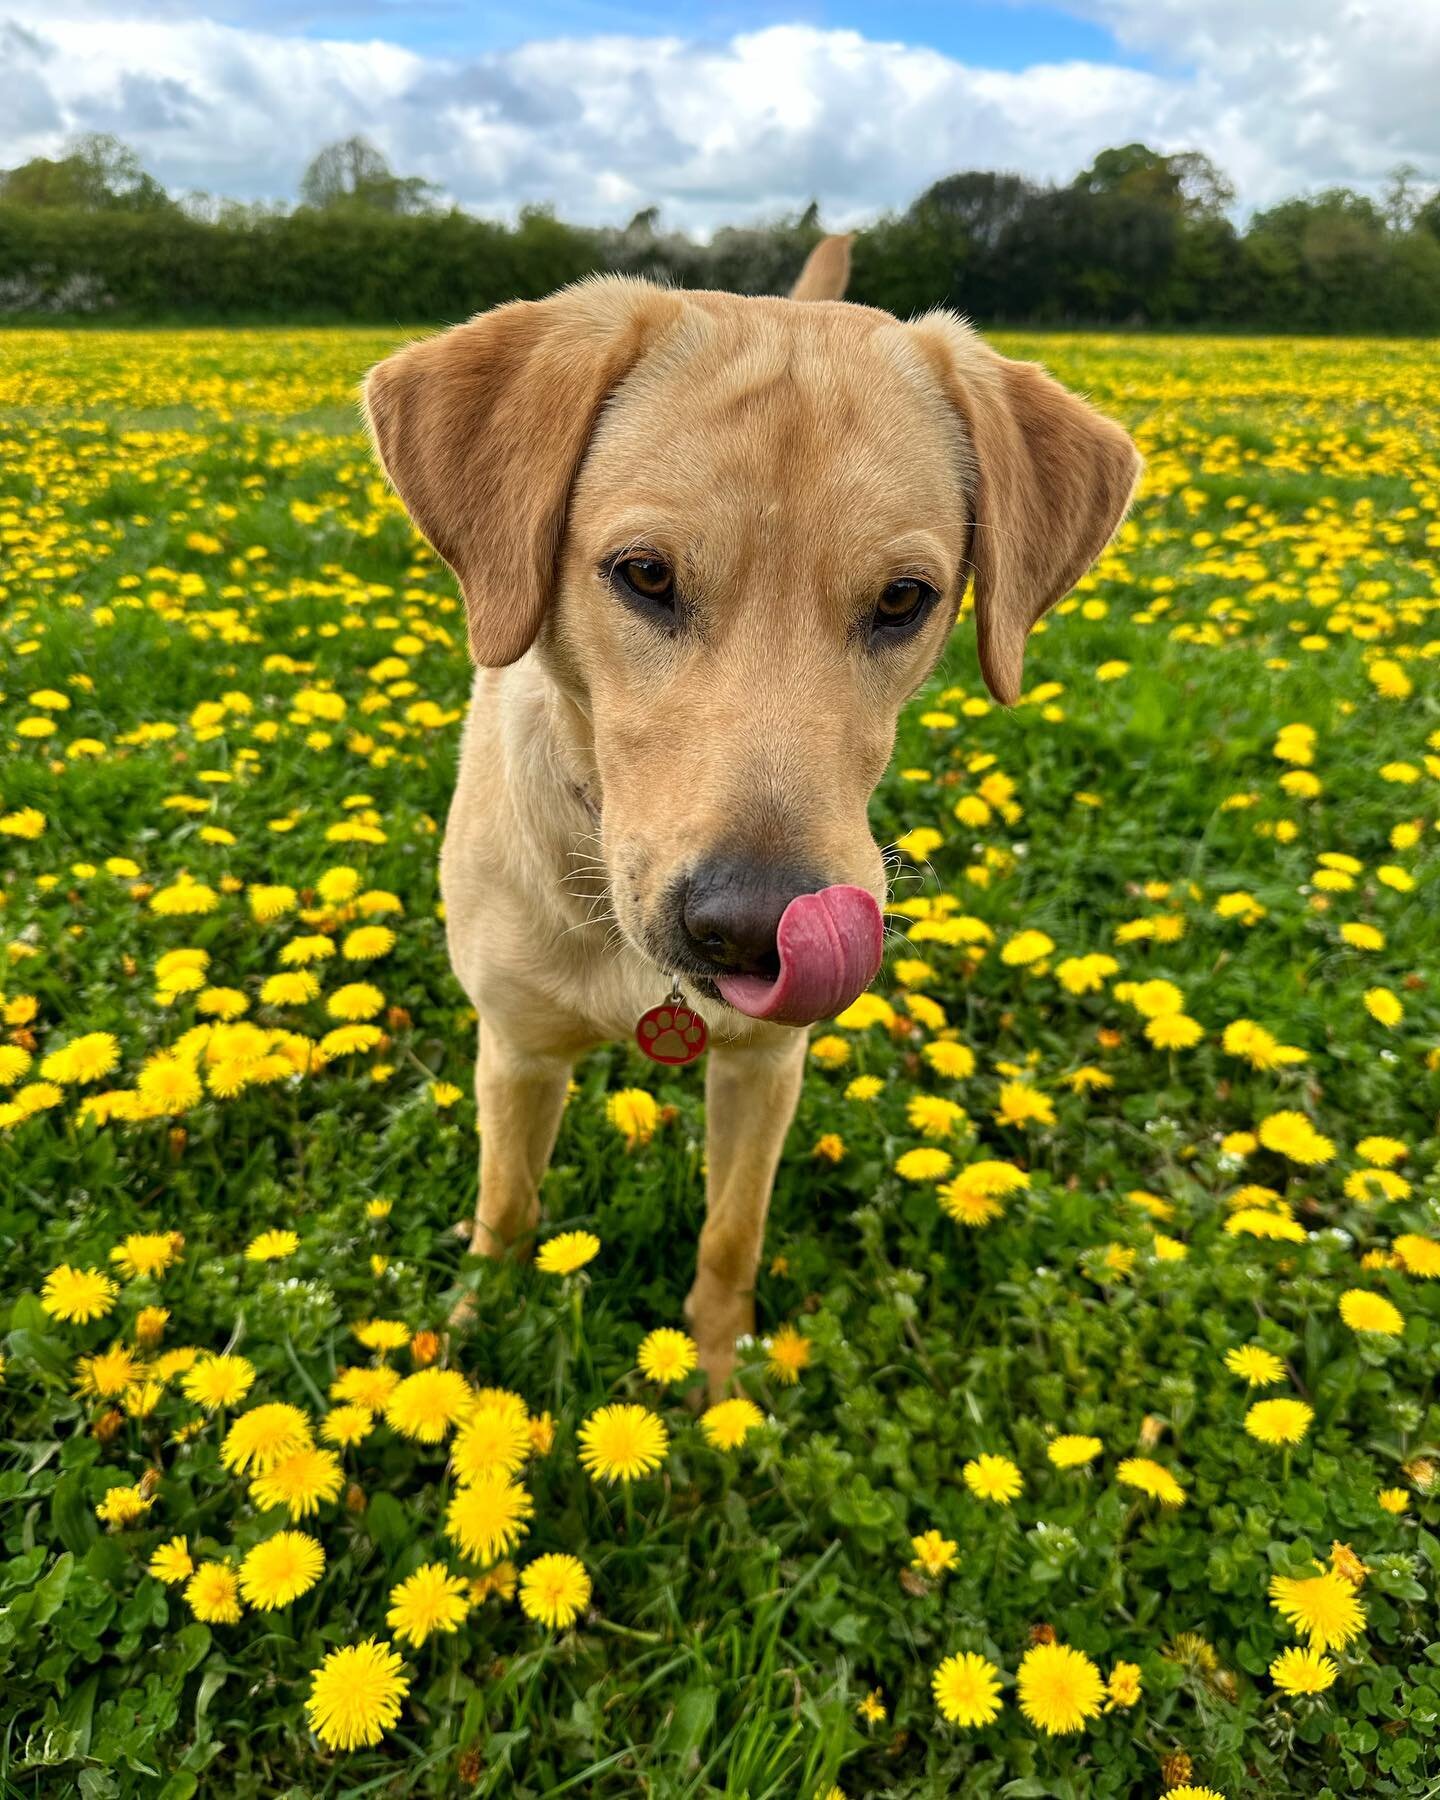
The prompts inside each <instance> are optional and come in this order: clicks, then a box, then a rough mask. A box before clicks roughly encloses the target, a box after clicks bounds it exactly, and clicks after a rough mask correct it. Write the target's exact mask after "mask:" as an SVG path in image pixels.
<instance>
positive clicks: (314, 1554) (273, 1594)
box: [240, 1531, 325, 1612]
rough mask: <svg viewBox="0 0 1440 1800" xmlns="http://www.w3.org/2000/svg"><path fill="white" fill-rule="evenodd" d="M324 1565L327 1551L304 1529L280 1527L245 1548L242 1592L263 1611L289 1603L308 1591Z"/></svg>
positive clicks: (318, 1577) (248, 1600) (252, 1603)
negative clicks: (282, 1528)
mask: <svg viewBox="0 0 1440 1800" xmlns="http://www.w3.org/2000/svg"><path fill="white" fill-rule="evenodd" d="M324 1568H325V1552H324V1551H323V1550H322V1549H321V1548H320V1546H319V1544H318V1543H317V1542H316V1541H315V1539H314V1538H313V1537H310V1536H308V1535H307V1534H306V1533H305V1532H303V1531H277V1532H276V1534H275V1536H274V1537H270V1538H266V1539H265V1540H264V1542H263V1543H259V1544H256V1545H255V1547H254V1549H252V1550H249V1551H247V1552H246V1555H245V1558H244V1561H243V1562H242V1563H241V1564H240V1592H241V1594H242V1595H243V1596H244V1597H245V1600H246V1601H247V1603H248V1604H249V1605H251V1606H253V1607H255V1608H256V1610H257V1611H260V1612H273V1611H275V1609H276V1608H277V1607H281V1606H288V1605H289V1604H290V1602H291V1601H292V1600H298V1599H299V1598H300V1596H301V1594H307V1593H309V1591H310V1589H311V1588H312V1587H314V1585H315V1583H316V1582H317V1581H318V1580H319V1579H320V1576H321V1574H322V1572H323V1571H324Z"/></svg>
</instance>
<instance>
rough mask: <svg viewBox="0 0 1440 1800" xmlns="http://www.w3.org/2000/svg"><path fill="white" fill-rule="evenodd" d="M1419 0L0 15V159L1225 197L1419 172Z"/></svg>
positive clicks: (1423, 164) (794, 199)
mask: <svg viewBox="0 0 1440 1800" xmlns="http://www.w3.org/2000/svg"><path fill="white" fill-rule="evenodd" d="M1437 95H1440V0H1056V3H1052V4H1045V5H1040V4H1036V5H1031V4H1027V3H1026V0H948V3H947V0H912V3H911V4H906V5H903V6H896V5H893V4H888V5H887V4H885V3H884V0H795V3H793V4H783V3H781V4H770V3H762V0H730V3H729V4H714V5H711V4H706V3H705V0H672V3H671V4H668V5H663V6H662V5H659V4H654V3H652V0H504V3H503V4H500V5H495V6H483V7H477V6H472V5H465V4H462V3H461V0H310V3H309V4H299V5H297V4H295V3H293V0H292V3H290V4H282V3H281V0H0V167H7V166H12V165H14V164H15V163H18V162H22V161H24V160H25V159H26V158H28V157H31V156H41V155H55V154H56V153H57V152H58V151H59V150H60V148H61V146H62V145H63V144H64V142H65V140H66V139H67V137H69V136H70V135H71V134H73V133H75V132H79V131H108V132H113V133H115V134H116V135H117V136H119V137H121V138H123V139H125V140H126V141H127V142H128V143H130V144H133V145H134V146H135V148H136V149H137V150H138V151H139V152H140V155H141V157H142V160H143V161H144V163H145V165H146V166H147V167H148V168H149V169H150V170H151V171H152V173H154V174H155V175H157V176H158V177H159V178H160V180H161V181H163V182H164V183H165V185H166V186H167V187H168V188H169V189H170V190H171V191H172V192H174V193H176V194H180V193H185V192H189V191H192V190H202V191H205V192H208V193H212V194H216V195H224V196H228V197H233V198H236V199H245V200H293V198H294V197H295V194H296V191H297V189H298V186H299V181H300V176H301V173H302V172H303V170H304V168H305V165H306V163H307V162H308V161H309V159H310V157H311V156H312V155H313V154H314V153H315V151H316V150H317V149H319V148H320V147H321V146H322V145H323V144H325V143H327V142H329V141H331V140H333V139H335V138H339V137H344V136H348V135H349V134H351V133H354V132H359V133H363V134H364V135H365V136H367V137H369V138H370V139H371V141H372V142H374V143H375V144H376V145H377V146H378V147H379V148H380V149H381V150H382V151H384V153H385V154H386V155H387V156H388V157H389V159H390V161H391V163H392V166H393V167H394V168H395V170H396V171H397V173H400V174H406V175H421V176H424V177H425V178H426V179H428V180H430V181H431V182H433V183H435V184H436V186H437V187H438V188H439V190H440V191H441V193H442V194H443V195H444V196H445V197H446V198H447V199H450V200H453V201H455V202H456V203H457V204H459V205H461V206H464V207H466V208H468V209H470V210H472V211H475V212H479V213H484V214H488V215H492V216H513V214H514V213H515V211H516V210H517V209H518V208H519V207H520V206H522V205H525V204H527V203H550V204H553V205H554V207H555V209H556V211H557V212H558V213H559V214H560V215H561V216H562V217H564V218H568V219H574V220H577V221H583V222H588V223H595V224H607V223H614V224H623V223H624V222H625V220H626V219H628V218H629V217H630V216H631V215H632V214H633V213H634V212H635V211H637V210H638V209H639V208H641V207H644V206H650V205H658V206H659V207H660V208H661V218H662V222H663V224H664V225H666V226H669V227H673V228H678V229H682V230H688V231H692V232H698V233H702V234H704V233H708V232H710V231H712V230H713V229H714V228H715V227H716V226H717V225H720V224H724V223H745V222H750V221H755V220H760V219H767V218H774V217H776V216H778V215H781V214H785V213H794V212H798V211H799V210H800V209H802V208H803V207H804V206H806V205H807V204H808V203H809V201H810V200H812V199H816V200H818V201H819V202H820V208H821V217H822V219H823V220H824V222H825V223H826V224H827V225H829V226H830V227H832V228H836V229H843V228H846V227H848V226H851V225H856V224H863V223H864V222H865V221H866V220H868V219H871V218H874V217H875V216H877V215H878V214H880V213H882V212H885V211H887V210H893V209H899V208H902V207H904V206H905V205H906V204H907V203H908V202H909V201H910V200H911V199H913V198H914V196H915V195H916V194H917V193H919V192H921V191H922V190H923V189H924V188H925V187H926V186H928V185H929V183H930V182H932V181H934V180H936V179H937V178H938V177H940V176H942V175H946V174H949V173H952V172H953V171H955V170H957V169H965V168H972V169H973V168H989V169H1010V170H1016V171H1019V172H1020V173H1022V174H1026V175H1029V176H1031V177H1034V178H1037V179H1041V180H1069V179H1070V177H1071V176H1073V175H1074V174H1075V173H1076V172H1077V171H1078V170H1079V169H1081V168H1083V167H1085V166H1086V165H1087V164H1088V163H1089V162H1090V161H1091V160H1092V159H1093V157H1094V155H1095V153H1096V152H1097V151H1098V150H1101V149H1103V148H1105V147H1106V146H1107V145H1115V144H1123V143H1128V142H1132V141H1134V140H1136V139H1140V140H1143V141H1144V142H1146V143H1148V144H1151V145H1152V146H1154V147H1155V148H1157V149H1160V150H1166V151H1173V150H1190V149H1195V150H1203V151H1205V152H1206V153H1207V154H1209V155H1210V156H1211V157H1212V158H1213V159H1214V160H1215V161H1216V162H1217V163H1218V164H1219V165H1220V166H1221V168H1222V169H1224V170H1225V171H1226V173H1228V175H1229V176H1230V178H1231V180H1232V181H1233V182H1234V184H1235V186H1236V189H1237V191H1238V194H1239V200H1240V205H1241V209H1242V210H1245V211H1248V210H1251V209H1253V208H1255V207H1263V206H1266V205H1270V204H1272V203H1273V202H1275V201H1276V200H1279V199H1281V198H1284V197H1285V196H1287V195H1290V194H1294V193H1301V192H1307V191H1313V190H1315V189H1318V188H1322V187H1328V186H1335V185H1340V184H1344V185H1348V186H1352V187H1358V188H1360V189H1362V190H1365V191H1368V192H1372V193H1377V194H1378V193H1379V192H1381V191H1382V190H1383V188H1384V186H1385V183H1386V178H1387V176H1388V174H1389V172H1390V171H1391V170H1393V169H1394V168H1395V167H1396V166H1397V165H1398V164H1402V163H1409V164H1413V165H1416V166H1417V167H1418V168H1419V169H1420V171H1421V173H1422V175H1425V176H1428V177H1430V178H1432V179H1436V180H1440V102H1437Z"/></svg>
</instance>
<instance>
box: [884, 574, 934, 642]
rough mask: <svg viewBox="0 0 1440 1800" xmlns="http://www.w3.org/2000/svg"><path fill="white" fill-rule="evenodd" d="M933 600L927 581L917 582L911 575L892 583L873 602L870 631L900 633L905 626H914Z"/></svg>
mask: <svg viewBox="0 0 1440 1800" xmlns="http://www.w3.org/2000/svg"><path fill="white" fill-rule="evenodd" d="M934 598H935V590H934V588H933V587H931V586H930V584H929V582H928V581H920V580H917V579H916V577H914V576H913V575H905V576H902V577H901V579H900V580H899V581H892V582H891V583H890V585H889V587H887V588H886V589H885V592H884V593H883V594H881V596H880V598H879V599H878V600H877V601H876V602H875V611H874V614H873V615H872V618H871V630H872V631H874V632H880V631H900V630H903V629H904V628H905V627H906V626H907V625H914V624H915V623H917V621H918V620H919V619H920V618H921V617H922V616H923V614H924V613H925V611H926V610H927V608H928V607H929V605H930V603H931V601H932V600H933V599H934Z"/></svg>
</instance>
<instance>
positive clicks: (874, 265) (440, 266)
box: [0, 136, 1440, 334]
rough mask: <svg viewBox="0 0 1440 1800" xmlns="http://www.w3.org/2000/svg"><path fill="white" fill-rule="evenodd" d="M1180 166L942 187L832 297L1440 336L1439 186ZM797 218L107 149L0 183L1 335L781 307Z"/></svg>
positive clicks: (865, 238) (372, 157) (1191, 162)
mask: <svg viewBox="0 0 1440 1800" xmlns="http://www.w3.org/2000/svg"><path fill="white" fill-rule="evenodd" d="M1234 200H1235V195H1234V191H1233V189H1232V188H1231V186H1230V184H1229V182H1228V181H1227V180H1226V179H1225V177H1224V175H1223V174H1222V173H1221V172H1220V171H1219V170H1217V169H1216V168H1215V166H1214V165H1213V163H1211V162H1210V161H1209V159H1208V158H1206V157H1205V156H1203V155H1201V154H1199V153H1198V152H1183V153H1179V154H1171V155H1165V154H1162V153H1161V152H1159V151H1156V150H1152V149H1149V148H1148V147H1147V146H1145V145H1143V144H1128V145H1125V146H1123V147H1121V148H1117V149H1112V150H1105V151H1102V152H1101V153H1100V155H1098V156H1097V157H1096V158H1095V161H1094V162H1093V163H1092V164H1091V166H1090V167H1089V168H1087V169H1084V170H1082V171H1081V173H1080V174H1079V175H1077V176H1076V177H1075V179H1074V180H1073V181H1071V182H1069V183H1068V184H1055V183H1044V182H1035V181H1031V180H1028V179H1027V178H1026V177H1024V176H1021V175H1014V174H1004V173H996V172H992V171H970V172H964V173H960V174H955V175H949V176H946V177H945V178H944V179H943V180H941V181H937V182H935V183H934V184H933V185H932V186H931V187H929V188H927V189H926V191H925V192H924V193H923V194H921V195H920V196H919V197H918V198H917V199H916V200H914V201H913V202H912V203H911V204H910V205H909V206H908V207H906V208H905V210H904V211H903V212H895V213H889V214H887V215H885V216H884V217H882V218H880V219H878V220H876V221H875V223H874V224H872V225H870V226H868V227H867V228H866V229H864V230H862V231H860V232H859V233H858V234H857V236H856V239H855V244H854V252H853V276H852V281H851V287H850V298H852V299H854V300H857V301H860V302H863V303H868V304H870V305H874V306H881V307H885V308H886V309H888V310H889V311H892V312H895V313H897V314H900V315H901V316H908V315H910V314H913V313H917V312H923V311H924V310H926V309H927V308H929V307H932V306H951V307H955V308H957V309H958V310H959V311H961V312H964V313H966V314H968V315H969V316H970V317H972V318H974V319H976V320H978V321H980V322H982V323H985V324H1014V325H1022V324H1023V325H1040V326H1067V325H1075V326H1085V325H1110V326H1171V327H1174V326H1179V327H1187V326H1194V327H1219V328H1230V329H1235V330H1241V329H1245V330H1263V331H1315V332H1326V331H1336V332H1347V331H1348V332H1361V331H1382V332H1408V333H1414V334H1428V333H1431V332H1436V331H1440V192H1437V191H1436V190H1435V189H1433V188H1432V187H1429V186H1427V185H1425V184H1422V183H1420V182H1419V181H1418V179H1417V172H1416V171H1414V170H1413V169H1408V168H1406V169H1400V170H1397V171H1396V173H1395V175H1394V176H1393V177H1392V179H1391V182H1390V185H1389V188H1388V190H1387V192H1386V194H1385V195H1384V197H1383V198H1382V199H1379V200H1376V199H1373V198H1371V197H1369V196H1368V195H1365V194H1360V193H1357V192H1355V191H1353V190H1352V189H1348V188H1331V189H1327V190H1326V191H1324V192H1322V193H1318V194H1313V195H1308V196H1304V197H1297V198H1295V199H1292V200H1286V201H1283V202H1281V203H1280V204H1279V205H1277V206H1273V207H1270V208H1267V209H1265V210H1264V211H1260V212H1256V213H1254V214H1253V215H1252V216H1251V217H1250V218H1249V220H1248V221H1247V222H1246V223H1245V224H1244V225H1243V226H1239V225H1237V224H1236V223H1235V222H1234V219H1233V217H1232V208H1233V205H1234ZM821 229H822V228H821V224H820V219H819V214H818V208H817V207H816V206H814V205H812V206H810V207H809V208H808V209H807V210H806V211H805V212H804V213H803V214H801V215H800V216H798V217H792V218H787V219H782V220H778V221H776V222H773V223H770V224H766V225H759V226H737V227H727V228H725V229H723V230H720V231H717V232H716V233H715V234H714V236H713V237H712V238H711V239H710V240H709V241H708V242H699V241H697V240H695V239H693V238H690V237H687V236H685V235H684V234H682V233H679V232H674V231H666V230H664V229H662V226H661V222H660V218H659V213H658V209H656V208H653V207H652V208H649V209H647V210H645V211H643V212H640V213H637V214H636V215H635V217H634V218H633V219H631V220H630V222H629V223H628V224H627V225H625V226H624V227H623V228H616V227H606V228H599V229H597V228H592V227H585V226H579V225H571V224H567V223H565V222H564V221H562V220H561V219H559V218H557V217H555V216H554V214H553V213H552V212H551V211H550V210H549V209H548V208H545V207H529V208H524V209H522V210H521V212H520V214H519V216H518V218H517V219H516V221H515V222H514V223H513V224H512V223H501V222H497V221H493V220H487V219H480V218H476V217H474V216H473V215H471V214H469V213H465V212H462V211H460V210H459V209H458V208H455V207H445V206H442V205H441V204H440V202H439V200H438V197H437V195H436V193H435V191H434V189H433V188H432V187H431V186H430V185H429V184H428V183H426V182H425V181H423V180H421V179H420V178H418V177H414V176H402V175H397V174H396V173H394V171H393V170H392V169H391V168H390V167H389V165H388V163H387V162H386V161H385V159H384V157H383V156H381V155H380V153H379V152H378V151H377V150H376V149H375V148H374V147H373V146H372V145H370V144H369V143H367V142H366V141H365V140H364V139H363V138H349V139H346V140H345V141H343V142H342V143H338V144H332V145H329V146H327V147H326V148H325V149H324V150H322V151H321V152H320V154H319V155H318V156H317V157H316V158H315V159H314V161H313V162H312V163H311V164H310V166H309V168H308V169H307V170H306V172H305V176H304V179H303V181H302V183H301V190H300V198H299V203H298V204H297V205H296V206H294V207H282V206H269V205H243V204H238V203H235V202H227V201H214V200H211V199H210V198H208V197H207V196H204V195H188V196H185V197H184V198H183V199H179V200H177V199H175V198H174V197H172V196H171V195H170V194H168V193H167V192H166V190H165V189H164V188H163V187H162V186H161V184H160V183H159V182H158V181H156V180H155V178H154V177H153V176H152V175H150V174H149V173H148V172H147V171H146V170H145V169H144V168H143V167H142V166H141V164H140V161H139V159H138V158H137V157H136V155H135V153H134V152H133V151H132V150H130V149H129V148H127V147H126V146H125V145H123V144H120V143H118V142H117V141H116V140H115V139H113V138H109V137H102V136H89V137H86V138H82V139H80V140H77V141H76V142H75V143H74V144H73V145H72V146H71V147H70V148H69V150H67V152H66V153H65V154H64V155H63V156H61V157H57V158H53V159H52V158H44V157H40V158H35V159H33V160H31V161H30V162H28V163H24V164H22V165H20V166H19V167H18V168H15V169H10V170H6V171H0V316H9V317H10V318H11V319H21V318H34V317H37V316H51V317H54V316H67V317H68V316H75V315H84V316H95V317H97V318H110V319H114V320H116V321H122V322H131V321H134V322H140V321H186V320H189V321H195V322H211V321H215V322H222V321H236V322H261V321H270V320H273V321H276V322H280V321H286V322H312V321H313V322H326V321H336V322H339V321H353V322H367V323H384V324H391V323H421V322H425V321H436V322H439V321H450V320H455V319H460V318H464V317H466V316H468V315H469V314H470V313H473V312H476V311H478V310H480V309H481V308H483V307H487V306H493V305H495V304H497V303H498V302H500V301H502V300H509V299H515V298H521V299H531V298H536V297H538V296H540V295H543V294H547V293H549V292H551V291H552V290H553V289H554V288H556V287H559V286H561V285H562V284H563V283H565V282H567V281H573V280H575V279H577V278H579V277H580V276H582V275H586V274H589V273H591V272H593V271H595V270H611V271H615V272H619V273H624V274H637V275H647V276H651V277H654V278H656V279H658V280H662V281H667V282H675V283H678V284H680V285H682V286H685V287H713V288H728V289H733V290H735V291H737V292H740V293H777V292H783V291H784V289H785V288H786V287H787V286H788V284H789V282H790V281H791V280H792V279H793V277H794V274H795V272H796V270H797V269H798V268H799V266H800V264H801V262H802V261H803V259H804V257H805V255H806V253H807V251H808V250H809V248H810V247H811V245H813V244H814V243H815V242H816V240H817V239H818V238H819V236H820V235H821Z"/></svg>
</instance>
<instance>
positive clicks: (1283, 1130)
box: [1256, 1112, 1335, 1168]
mask: <svg viewBox="0 0 1440 1800" xmlns="http://www.w3.org/2000/svg"><path fill="white" fill-rule="evenodd" d="M1256 1133H1257V1135H1258V1137H1259V1139H1260V1142H1261V1143H1262V1144H1263V1145H1264V1146H1265V1148H1266V1149H1267V1150H1273V1151H1275V1152H1276V1154H1277V1155H1280V1156H1286V1157H1288V1158H1289V1159H1290V1161H1291V1162H1297V1163H1300V1164H1301V1165H1302V1166H1303V1167H1305V1168H1316V1167H1318V1166H1320V1165H1321V1164H1323V1163H1328V1162H1332V1161H1333V1160H1334V1157H1335V1146H1334V1144H1333V1143H1331V1141H1330V1139H1329V1138H1327V1137H1322V1136H1321V1135H1320V1133H1319V1132H1318V1131H1316V1129H1315V1127H1314V1126H1313V1125H1312V1124H1311V1123H1310V1121H1309V1120H1308V1119H1307V1118H1306V1117H1305V1115H1304V1113H1298V1112H1277V1113H1271V1114H1270V1116H1269V1117H1268V1118H1266V1119H1262V1120H1261V1121H1260V1123H1259V1125H1258V1126H1257V1127H1256Z"/></svg>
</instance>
